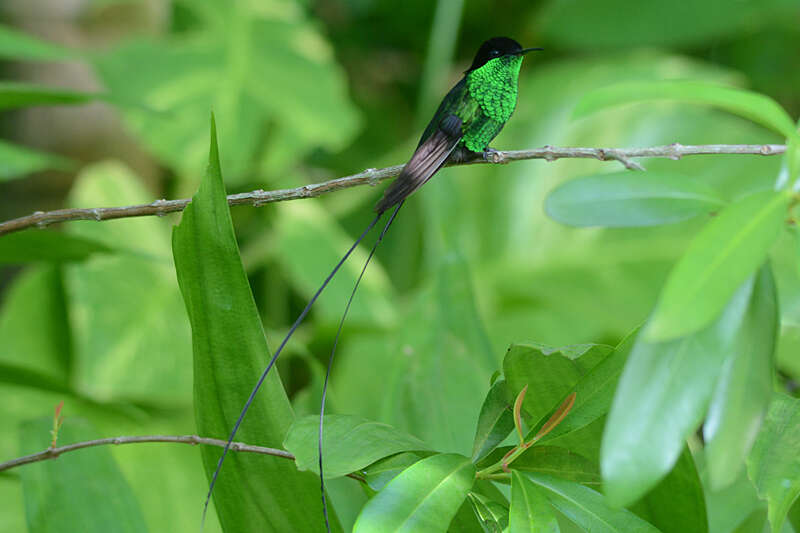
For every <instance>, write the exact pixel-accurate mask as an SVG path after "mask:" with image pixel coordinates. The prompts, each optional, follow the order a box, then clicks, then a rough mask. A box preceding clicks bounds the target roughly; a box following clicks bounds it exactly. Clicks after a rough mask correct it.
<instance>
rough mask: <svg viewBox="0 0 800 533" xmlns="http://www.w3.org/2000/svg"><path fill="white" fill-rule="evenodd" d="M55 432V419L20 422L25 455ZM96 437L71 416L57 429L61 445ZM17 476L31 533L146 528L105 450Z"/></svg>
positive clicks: (29, 469)
mask: <svg viewBox="0 0 800 533" xmlns="http://www.w3.org/2000/svg"><path fill="white" fill-rule="evenodd" d="M52 428H53V421H52V419H50V420H48V419H39V420H35V421H30V422H27V423H24V424H22V426H21V428H20V449H21V451H22V453H23V454H26V453H33V452H38V451H42V450H43V449H45V448H46V447H47V446H48V445H49V444H50V441H51V440H52V437H51V436H50V430H51V429H52ZM94 438H97V435H96V433H95V432H94V431H93V430H92V428H91V426H89V424H88V423H87V422H86V421H83V420H79V419H75V418H67V419H66V420H65V422H64V425H63V426H62V427H61V429H60V431H59V444H67V443H72V442H80V441H84V440H91V439H94ZM19 473H20V476H21V477H22V487H23V491H24V494H25V511H26V513H25V514H26V517H27V522H28V531H30V532H31V533H61V532H63V533H66V532H68V531H75V528H79V529H80V530H81V531H86V532H87V533H91V532H100V531H112V530H113V531H121V532H124V533H134V532H136V533H139V532H146V531H147V530H148V529H147V526H146V525H145V521H144V517H143V516H142V511H141V509H140V508H139V502H138V501H136V497H135V496H134V495H133V492H132V491H131V488H130V487H129V486H128V484H127V483H126V481H125V478H124V477H123V476H122V473H121V472H120V470H119V467H118V466H117V464H116V462H115V461H114V459H113V458H112V457H111V452H110V450H109V448H107V447H105V446H101V447H96V448H90V449H85V450H78V451H75V452H71V453H68V454H65V455H64V456H63V457H59V458H58V460H50V461H43V462H40V463H35V464H31V465H27V466H25V467H23V468H21V469H20V470H19Z"/></svg>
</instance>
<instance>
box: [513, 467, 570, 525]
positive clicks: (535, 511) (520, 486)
mask: <svg viewBox="0 0 800 533" xmlns="http://www.w3.org/2000/svg"><path fill="white" fill-rule="evenodd" d="M508 525H509V527H510V528H511V531H513V532H514V533H524V532H526V531H528V532H530V533H558V532H559V529H558V522H557V521H556V516H555V514H554V513H553V510H552V509H551V507H550V502H548V501H547V498H546V497H545V495H544V493H543V491H542V489H540V488H539V487H537V486H536V485H535V484H534V483H533V482H532V481H531V480H529V479H528V478H527V477H525V476H524V475H522V474H520V473H519V472H517V471H516V470H512V471H511V509H510V512H509V516H508Z"/></svg>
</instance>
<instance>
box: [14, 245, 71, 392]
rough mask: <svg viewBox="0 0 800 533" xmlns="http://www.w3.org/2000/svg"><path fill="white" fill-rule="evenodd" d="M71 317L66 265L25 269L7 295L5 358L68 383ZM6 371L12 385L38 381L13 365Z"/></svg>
mask: <svg viewBox="0 0 800 533" xmlns="http://www.w3.org/2000/svg"><path fill="white" fill-rule="evenodd" d="M2 241H3V239H0V243H1V242H2ZM68 317H69V315H68V313H67V302H66V295H65V293H64V280H63V277H62V271H61V269H59V268H57V267H54V266H51V265H44V266H41V267H33V268H30V269H27V270H25V271H23V272H21V273H20V275H19V276H17V277H16V279H15V280H14V282H13V284H12V285H11V286H9V288H8V289H7V291H6V292H5V293H4V295H3V305H2V310H0V339H3V340H2V349H1V350H0V362H2V363H4V364H6V365H9V366H13V367H16V368H18V369H20V370H23V371H28V372H31V373H33V374H35V375H38V376H44V377H47V378H49V379H50V380H52V381H54V382H55V383H58V384H60V385H61V386H66V385H67V383H68V382H69V375H70V373H69V372H70V368H71V365H72V350H71V346H72V339H71V335H70V328H69V318H68ZM2 374H3V378H6V379H4V380H3V381H6V380H8V381H7V382H9V383H14V382H17V383H22V382H27V383H28V384H33V383H32V382H33V381H34V380H33V379H32V378H33V376H28V377H27V379H24V380H23V379H20V378H22V377H23V376H21V375H19V374H18V375H17V376H14V375H13V373H12V372H10V371H9V369H4V370H3V371H2ZM15 377H16V379H14V378H15ZM45 388H52V387H45Z"/></svg>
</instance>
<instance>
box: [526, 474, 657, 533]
mask: <svg viewBox="0 0 800 533" xmlns="http://www.w3.org/2000/svg"><path fill="white" fill-rule="evenodd" d="M522 474H523V475H524V476H525V477H527V478H528V479H529V480H530V481H532V482H533V483H534V484H536V485H537V486H538V487H540V488H541V489H543V491H544V492H545V495H546V497H547V499H548V500H549V501H550V504H551V505H552V506H553V507H555V508H556V509H558V510H559V511H560V512H561V513H563V514H564V515H565V516H566V517H567V518H569V519H570V520H571V521H572V522H574V523H575V524H577V525H578V526H579V527H581V528H582V529H583V530H584V531H591V532H592V533H611V532H615V533H640V532H641V533H656V532H658V529H656V528H655V527H654V526H653V525H651V524H649V523H648V522H645V521H644V520H642V519H641V518H639V517H638V516H636V515H635V514H633V513H632V512H630V511H628V510H627V509H614V508H611V507H609V506H608V505H607V504H606V502H605V499H604V498H603V495H602V494H600V493H599V492H595V491H593V490H592V489H589V488H587V487H584V486H583V485H580V484H578V483H575V482H572V481H566V480H563V479H559V478H557V477H553V476H548V475H545V474H534V473H530V472H523V473H522Z"/></svg>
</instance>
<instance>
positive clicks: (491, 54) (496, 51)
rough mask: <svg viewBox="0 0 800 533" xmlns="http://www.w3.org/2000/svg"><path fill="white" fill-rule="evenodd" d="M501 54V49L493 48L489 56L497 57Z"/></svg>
mask: <svg viewBox="0 0 800 533" xmlns="http://www.w3.org/2000/svg"><path fill="white" fill-rule="evenodd" d="M499 55H500V50H491V51H490V52H489V56H490V57H497V56H499Z"/></svg>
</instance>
